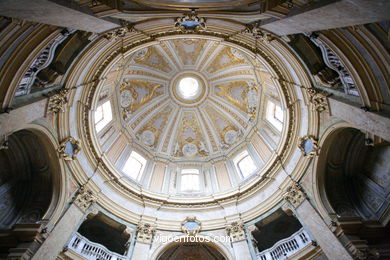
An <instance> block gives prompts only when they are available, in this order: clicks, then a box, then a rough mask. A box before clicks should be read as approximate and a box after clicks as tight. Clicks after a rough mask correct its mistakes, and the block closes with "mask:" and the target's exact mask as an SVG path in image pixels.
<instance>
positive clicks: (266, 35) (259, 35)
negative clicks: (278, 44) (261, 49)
mask: <svg viewBox="0 0 390 260" xmlns="http://www.w3.org/2000/svg"><path fill="white" fill-rule="evenodd" d="M243 32H244V33H250V34H252V36H253V37H254V38H255V39H259V40H260V41H262V42H264V43H266V44H269V43H270V42H272V41H273V40H275V38H276V36H275V35H274V34H272V33H270V32H267V31H265V30H263V29H261V28H260V27H259V24H258V23H254V24H247V25H246V28H245V30H244V31H243Z"/></svg>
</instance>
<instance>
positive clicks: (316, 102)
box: [306, 88, 330, 112]
mask: <svg viewBox="0 0 390 260" xmlns="http://www.w3.org/2000/svg"><path fill="white" fill-rule="evenodd" d="M306 91H307V93H308V94H309V96H310V99H309V101H310V104H311V105H312V107H313V109H314V110H316V111H318V112H322V111H325V110H329V104H328V96H329V95H330V94H329V93H327V92H325V91H318V90H316V89H315V88H306Z"/></svg>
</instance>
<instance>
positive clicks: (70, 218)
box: [32, 188, 95, 260]
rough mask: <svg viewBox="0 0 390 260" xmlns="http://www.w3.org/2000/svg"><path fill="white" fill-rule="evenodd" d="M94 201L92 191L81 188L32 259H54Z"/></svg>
mask: <svg viewBox="0 0 390 260" xmlns="http://www.w3.org/2000/svg"><path fill="white" fill-rule="evenodd" d="M94 201H95V197H94V196H93V193H92V192H91V191H90V190H88V189H86V188H81V189H80V190H79V192H78V193H77V195H76V197H75V199H74V201H73V203H72V204H71V205H70V206H69V208H68V209H67V210H66V212H65V213H64V215H63V216H62V218H61V219H60V220H59V221H58V223H57V224H56V225H55V226H54V228H53V229H52V230H51V232H50V233H49V235H48V237H47V238H46V240H45V241H44V242H43V244H42V245H41V246H40V248H39V249H38V250H37V252H36V253H35V255H34V256H33V258H32V259H33V260H42V259H56V257H57V255H58V254H59V253H60V252H61V251H62V250H63V248H64V246H65V244H66V242H67V241H68V239H69V237H70V236H71V235H72V233H73V231H74V230H75V229H76V228H77V226H78V225H79V223H80V221H81V220H82V219H83V217H84V214H85V211H86V210H87V208H88V207H89V206H90V205H91V204H92V203H93V202H94Z"/></svg>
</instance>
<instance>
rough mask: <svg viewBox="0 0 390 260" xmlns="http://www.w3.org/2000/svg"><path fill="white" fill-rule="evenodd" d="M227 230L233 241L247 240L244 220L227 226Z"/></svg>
mask: <svg viewBox="0 0 390 260" xmlns="http://www.w3.org/2000/svg"><path fill="white" fill-rule="evenodd" d="M226 232H227V233H228V235H229V236H230V239H231V241H232V242H233V243H234V242H237V241H241V240H245V239H246V236H245V227H244V223H243V222H242V221H234V222H232V223H231V224H230V225H228V226H227V227H226Z"/></svg>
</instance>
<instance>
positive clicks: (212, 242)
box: [149, 234, 235, 260]
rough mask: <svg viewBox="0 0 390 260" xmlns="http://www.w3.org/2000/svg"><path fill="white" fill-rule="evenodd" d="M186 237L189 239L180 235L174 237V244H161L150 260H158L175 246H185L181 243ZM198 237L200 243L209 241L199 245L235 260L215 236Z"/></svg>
mask: <svg viewBox="0 0 390 260" xmlns="http://www.w3.org/2000/svg"><path fill="white" fill-rule="evenodd" d="M186 237H188V236H186V235H184V234H183V235H179V236H174V237H173V238H172V240H170V241H173V242H170V243H161V244H160V245H159V246H157V247H156V248H155V250H154V251H153V253H152V254H151V255H150V257H149V259H151V260H158V259H159V258H160V257H161V256H162V255H163V254H164V252H166V251H167V250H169V249H170V248H172V247H173V246H176V245H180V244H183V243H181V242H180V239H182V240H185V238H186ZM196 237H197V238H198V239H199V240H198V241H200V240H202V239H203V240H204V241H207V242H202V243H199V244H204V245H207V246H209V247H211V248H213V249H215V250H217V251H218V252H219V253H220V254H221V255H222V256H223V257H225V259H226V260H235V257H234V256H233V254H232V253H231V252H230V251H229V249H228V248H227V247H226V245H224V244H223V243H221V242H217V240H216V239H214V238H215V236H212V235H201V234H198V235H196ZM175 241H178V242H175ZM208 241H210V242H208Z"/></svg>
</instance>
